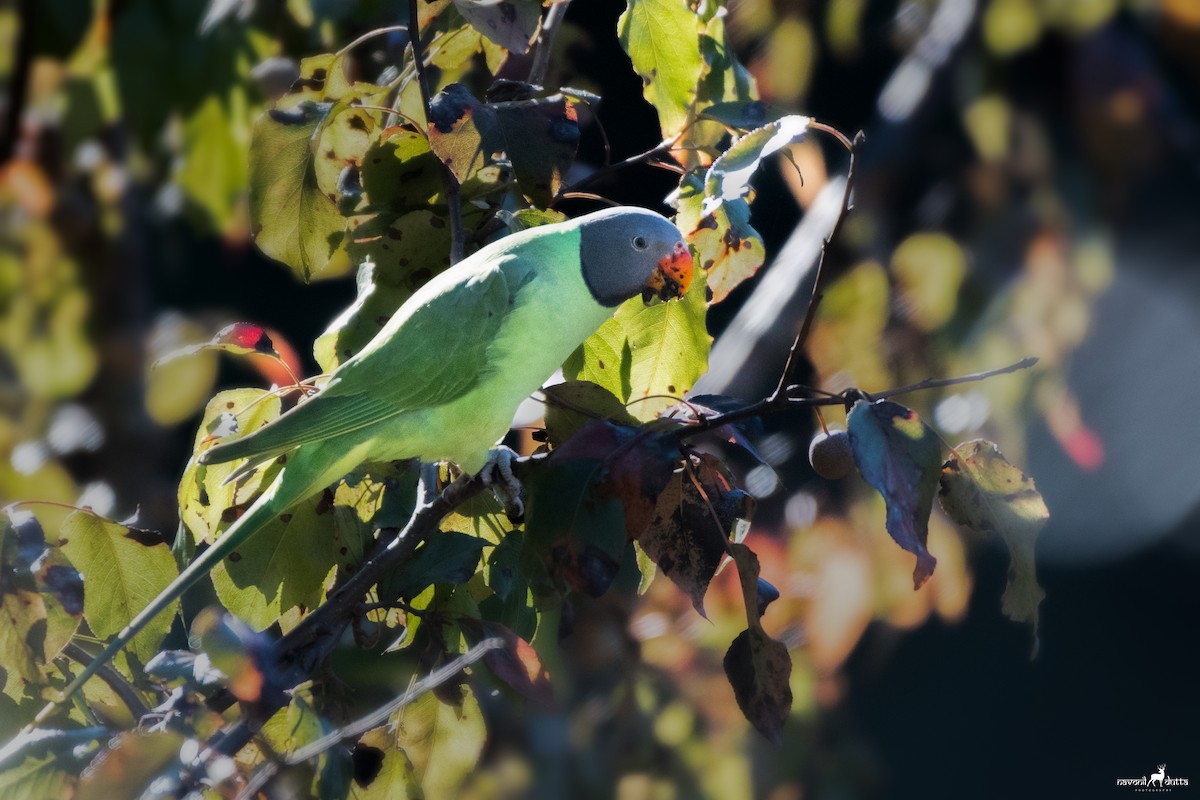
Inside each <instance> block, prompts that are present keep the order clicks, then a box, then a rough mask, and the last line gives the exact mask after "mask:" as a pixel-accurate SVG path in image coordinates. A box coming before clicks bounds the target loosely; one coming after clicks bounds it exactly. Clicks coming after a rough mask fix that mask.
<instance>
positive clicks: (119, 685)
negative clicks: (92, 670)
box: [63, 642, 150, 720]
mask: <svg viewBox="0 0 1200 800" xmlns="http://www.w3.org/2000/svg"><path fill="white" fill-rule="evenodd" d="M63 655H65V656H66V657H67V658H69V659H71V660H72V661H75V662H77V663H79V664H82V665H84V666H87V665H88V664H90V663H92V658H93V656H92V654H91V653H89V652H88V651H87V650H84V649H83V648H82V647H80V646H79V645H77V644H75V643H74V642H68V643H67V646H66V647H64V648H63ZM96 677H97V678H99V679H100V680H102V681H104V682H105V683H106V684H107V685H108V688H110V689H112V691H113V694H115V695H116V696H117V697H119V698H120V699H121V702H122V703H124V704H125V707H126V708H128V709H129V713H130V714H132V715H133V718H134V719H135V720H139V719H141V718H142V717H144V716H146V715H147V714H149V713H150V709H148V708H146V704H145V703H143V702H142V698H141V697H139V696H138V693H137V690H136V689H134V688H133V687H132V686H130V685H129V682H128V681H126V680H125V679H124V678H123V677H121V674H120V673H118V672H117V671H116V670H115V669H113V668H112V667H111V666H109V665H107V664H105V665H104V666H103V667H101V668H100V669H99V670H97V671H96Z"/></svg>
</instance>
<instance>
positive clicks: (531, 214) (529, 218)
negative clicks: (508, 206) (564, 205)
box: [496, 208, 567, 233]
mask: <svg viewBox="0 0 1200 800" xmlns="http://www.w3.org/2000/svg"><path fill="white" fill-rule="evenodd" d="M496 216H497V217H499V218H500V219H501V220H503V221H504V224H505V225H507V226H508V232H509V233H517V232H519V231H524V230H529V229H530V228H537V227H540V226H542V225H553V224H554V223H556V222H565V221H566V220H567V215H566V214H564V213H562V212H561V211H554V210H553V209H550V210H546V211H543V210H542V209H540V208H522V209H520V210H519V211H512V212H509V211H505V210H504V209H500V211H499V212H498V213H497V214H496Z"/></svg>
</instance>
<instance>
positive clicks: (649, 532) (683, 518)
mask: <svg viewBox="0 0 1200 800" xmlns="http://www.w3.org/2000/svg"><path fill="white" fill-rule="evenodd" d="M710 460H711V461H715V459H713V457H712V456H706V457H705V462H704V465H702V466H701V468H700V469H698V470H697V471H696V472H697V478H698V479H699V480H700V487H701V488H700V489H698V488H697V487H696V485H695V483H693V482H692V480H691V479H690V478H689V477H688V475H687V474H686V473H677V474H675V475H674V476H673V477H672V479H671V482H670V483H669V484H667V486H666V488H665V489H664V490H663V491H662V492H661V493H660V494H659V495H658V498H657V503H656V504H655V513H654V518H653V520H652V521H651V522H650V524H649V526H647V527H646V529H645V530H644V531H643V532H642V533H641V535H640V537H639V538H638V544H639V545H640V546H641V548H642V550H644V551H645V553H646V555H648V556H649V557H650V559H651V560H652V561H653V562H654V563H655V564H656V565H658V568H659V569H660V570H662V573H663V574H664V575H666V576H667V577H668V578H670V579H671V582H672V583H674V584H675V585H676V586H678V587H679V588H680V589H681V590H683V592H685V593H686V594H687V595H688V597H689V598H690V599H691V601H692V606H693V607H694V608H695V609H696V611H697V612H698V613H699V614H700V615H701V616H703V617H706V618H707V616H708V615H707V614H705V612H704V595H705V593H706V592H707V591H708V584H709V582H710V581H712V578H713V575H715V574H716V572H717V567H718V566H720V564H721V559H722V558H724V556H725V552H726V550H725V549H726V546H727V543H728V540H729V539H730V538H731V537H732V535H733V533H734V531H735V530H736V527H737V523H738V520H747V519H749V518H750V516H751V515H752V514H753V513H754V499H753V498H752V497H750V495H748V494H746V493H745V492H744V491H742V490H741V489H731V488H729V487H727V486H722V485H721V483H720V481H719V479H718V478H717V473H716V471H715V470H714V469H711V468H709V467H708V466H707V464H709V463H711V462H710ZM701 489H703V492H704V493H703V494H701ZM714 514H715V515H716V516H715V517H714Z"/></svg>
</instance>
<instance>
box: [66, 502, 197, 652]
mask: <svg viewBox="0 0 1200 800" xmlns="http://www.w3.org/2000/svg"><path fill="white" fill-rule="evenodd" d="M59 536H60V540H59V541H60V545H61V547H62V549H63V552H64V553H66V555H67V557H68V558H70V559H71V563H72V564H73V565H74V566H75V568H76V569H77V570H79V572H80V574H82V575H83V581H84V583H83V589H84V592H83V616H84V618H85V619H86V620H87V622H88V626H89V627H91V629H92V632H93V633H95V634H96V635H97V636H99V637H100V638H102V639H107V638H108V637H110V636H114V635H116V634H117V633H118V632H119V631H120V630H121V629H122V628H124V627H125V626H126V625H127V624H129V621H130V620H131V619H133V617H134V616H135V615H136V614H137V613H138V612H140V611H141V610H142V609H143V608H145V607H146V606H148V605H150V602H151V601H152V600H154V598H156V597H157V596H158V595H159V593H161V592H162V590H163V589H165V588H167V585H168V584H169V583H170V582H171V581H172V580H174V579H175V577H176V576H177V575H178V574H179V569H178V567H177V566H176V564H175V558H174V556H172V555H171V549H170V548H169V547H168V546H167V544H166V542H164V541H162V539H160V538H159V537H158V535H157V534H154V533H152V532H150V531H142V530H138V529H136V528H129V527H126V526H125V525H121V524H120V523H117V522H112V521H111V520H106V519H104V518H102V517H98V516H96V515H95V514H92V513H89V512H82V511H78V512H75V513H74V514H71V515H70V516H69V517H67V519H66V520H65V521H64V522H63V526H62V529H61V531H60V533H59ZM177 608H178V602H175V603H172V604H171V606H170V607H169V611H170V613H163V614H159V615H158V616H157V617H155V618H154V619H153V620H151V621H150V622H149V623H147V624H146V626H145V627H144V628H143V629H142V631H141V632H140V633H138V635H137V636H135V637H133V641H132V642H130V644H129V649H130V650H131V651H132V652H133V653H134V654H136V655H137V657H138V658H139V659H141V660H142V661H143V662H145V661H147V660H149V659H150V657H151V656H153V655H155V654H156V653H157V652H158V646H159V643H161V642H162V640H163V637H165V636H166V635H167V631H168V630H170V628H171V620H172V618H173V616H174V612H175V610H176V609H177Z"/></svg>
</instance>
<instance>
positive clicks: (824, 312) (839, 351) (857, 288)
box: [808, 261, 891, 391]
mask: <svg viewBox="0 0 1200 800" xmlns="http://www.w3.org/2000/svg"><path fill="white" fill-rule="evenodd" d="M889 314H890V299H889V288H888V276H887V272H886V271H885V270H884V268H883V266H882V265H881V264H879V263H878V262H875V261H865V262H863V263H861V264H857V265H855V266H854V267H852V268H851V269H849V270H847V271H846V273H845V274H844V275H842V276H841V277H840V278H838V279H837V280H835V281H833V282H831V283H830V284H829V286H828V288H826V290H825V298H824V300H822V302H821V305H820V306H819V307H818V308H817V317H816V323H815V324H814V325H813V328H812V333H811V335H810V336H809V338H808V357H809V359H811V361H812V363H813V366H814V367H815V368H816V370H817V374H818V375H819V376H820V378H821V385H822V386H823V387H824V388H825V389H828V390H830V391H838V390H840V389H847V388H849V387H851V386H862V387H870V388H876V387H883V386H887V385H888V384H889V383H890V379H891V373H890V370H889V369H888V366H887V363H886V361H885V359H884V351H883V346H882V337H883V331H884V328H885V327H886V326H887V322H888V317H889Z"/></svg>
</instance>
